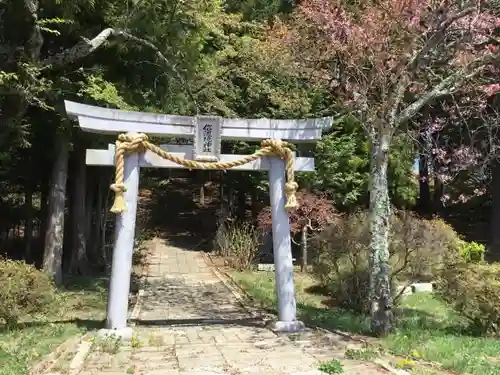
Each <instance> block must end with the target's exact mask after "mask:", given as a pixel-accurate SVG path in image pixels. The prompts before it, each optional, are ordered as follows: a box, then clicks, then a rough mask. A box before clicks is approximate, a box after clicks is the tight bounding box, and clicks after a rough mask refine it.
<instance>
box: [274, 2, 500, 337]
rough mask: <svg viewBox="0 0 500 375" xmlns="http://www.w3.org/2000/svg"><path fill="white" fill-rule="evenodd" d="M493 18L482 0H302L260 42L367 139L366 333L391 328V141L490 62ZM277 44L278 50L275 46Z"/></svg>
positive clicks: (494, 57)
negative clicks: (337, 104)
mask: <svg viewBox="0 0 500 375" xmlns="http://www.w3.org/2000/svg"><path fill="white" fill-rule="evenodd" d="M498 20H499V19H498V18H497V17H496V16H495V15H494V13H493V12H492V11H491V7H490V4H489V3H488V2H487V1H478V0H466V1H461V2H457V1H449V0H439V1H437V0H397V1H391V0H378V1H373V0H360V1H357V2H354V3H353V2H346V1H344V0H304V1H302V2H301V3H300V5H299V6H298V8H297V10H296V12H295V13H294V14H293V15H292V17H291V19H289V20H287V21H285V22H279V21H277V22H276V23H275V24H274V25H273V27H272V29H271V30H270V38H271V39H275V40H279V41H280V43H282V44H285V45H286V46H287V47H288V48H289V53H290V61H292V62H293V64H292V66H293V67H294V68H295V69H296V71H297V74H300V75H302V76H305V77H307V78H308V79H310V80H315V81H322V82H324V83H325V84H327V85H328V89H329V90H330V92H331V94H332V95H333V96H335V97H336V98H338V100H339V101H341V104H342V106H343V107H344V108H347V109H348V111H349V113H350V114H351V115H353V116H356V117H357V119H358V121H359V123H360V124H361V125H362V126H363V128H364V130H365V132H366V134H367V137H368V139H369V142H370V155H371V160H370V163H371V166H370V186H369V192H370V212H371V215H370V238H371V240H370V248H371V258H370V268H371V276H370V299H371V314H372V331H373V333H374V334H377V335H385V334H387V333H388V332H389V331H390V330H391V328H392V322H393V312H392V309H393V300H392V294H391V290H390V282H389V280H390V270H389V244H388V238H389V230H390V228H389V217H390V202H389V196H388V181H387V177H388V175H387V170H388V162H389V158H388V155H389V151H390V147H391V141H392V140H393V139H394V135H395V134H396V133H397V132H409V131H413V129H414V125H415V124H414V120H415V118H416V117H417V116H418V115H419V113H420V112H421V110H422V109H423V108H424V107H432V106H433V105H436V104H437V103H439V100H441V98H443V97H447V98H449V97H452V96H453V95H455V94H461V93H464V92H471V91H473V90H471V89H470V88H471V87H476V86H477V84H478V81H481V80H485V81H486V82H484V83H483V84H484V85H490V86H488V87H489V88H490V89H491V90H493V89H495V87H496V86H491V85H492V84H493V85H494V84H496V82H491V81H488V80H487V79H488V77H489V75H488V72H491V70H495V69H496V66H498V63H499V62H500V58H499V50H498V47H497V45H498V39H497V38H496V37H495V30H496V29H497V28H498V26H499V22H498ZM276 44H278V43H276Z"/></svg>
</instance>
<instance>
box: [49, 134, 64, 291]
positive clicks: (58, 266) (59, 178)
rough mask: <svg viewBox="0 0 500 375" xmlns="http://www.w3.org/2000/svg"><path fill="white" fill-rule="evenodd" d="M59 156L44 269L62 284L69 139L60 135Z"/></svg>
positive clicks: (53, 181)
mask: <svg viewBox="0 0 500 375" xmlns="http://www.w3.org/2000/svg"><path fill="white" fill-rule="evenodd" d="M56 147H57V150H58V152H57V157H56V161H55V163H54V167H53V170H52V181H51V187H50V193H49V208H48V215H47V226H46V228H45V230H46V235H45V248H44V254H43V270H44V271H45V272H46V273H47V274H49V275H50V276H51V277H53V278H54V281H55V282H56V284H57V285H61V284H62V281H63V280H62V252H63V240H64V207H65V201H66V181H67V177H68V158H69V140H68V139H67V138H66V137H65V136H63V135H59V136H58V139H57V143H56Z"/></svg>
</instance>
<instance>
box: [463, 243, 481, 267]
mask: <svg viewBox="0 0 500 375" xmlns="http://www.w3.org/2000/svg"><path fill="white" fill-rule="evenodd" d="M459 251H460V256H461V257H462V259H463V260H464V261H465V262H466V263H481V262H484V253H485V252H486V248H485V247H484V245H483V244H480V243H477V242H474V241H472V242H467V241H461V242H460V245H459Z"/></svg>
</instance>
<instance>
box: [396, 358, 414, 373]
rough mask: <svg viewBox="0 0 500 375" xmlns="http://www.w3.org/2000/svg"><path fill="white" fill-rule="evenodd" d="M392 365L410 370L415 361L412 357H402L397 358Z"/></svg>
mask: <svg viewBox="0 0 500 375" xmlns="http://www.w3.org/2000/svg"><path fill="white" fill-rule="evenodd" d="M394 366H395V367H396V368H399V369H401V370H411V369H413V368H414V367H415V361H414V360H412V359H406V358H403V359H400V360H398V361H397V362H396V363H395V364H394Z"/></svg>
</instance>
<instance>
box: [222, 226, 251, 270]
mask: <svg viewBox="0 0 500 375" xmlns="http://www.w3.org/2000/svg"><path fill="white" fill-rule="evenodd" d="M214 245H215V252H216V254H217V255H219V256H221V257H224V259H225V260H226V262H227V264H228V265H229V266H230V267H232V268H234V269H236V270H238V271H243V270H247V269H249V268H250V267H251V266H252V262H253V261H254V260H255V258H256V256H257V254H258V250H259V241H258V236H257V233H256V231H255V229H254V227H253V226H251V225H250V224H248V223H242V224H232V225H228V226H226V225H223V226H221V227H220V228H219V230H218V231H217V234H216V236H215V244H214Z"/></svg>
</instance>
